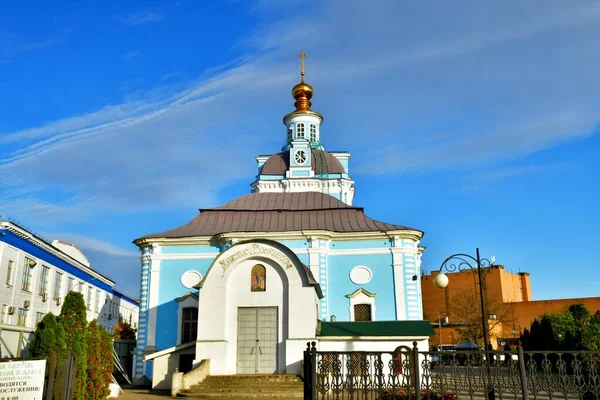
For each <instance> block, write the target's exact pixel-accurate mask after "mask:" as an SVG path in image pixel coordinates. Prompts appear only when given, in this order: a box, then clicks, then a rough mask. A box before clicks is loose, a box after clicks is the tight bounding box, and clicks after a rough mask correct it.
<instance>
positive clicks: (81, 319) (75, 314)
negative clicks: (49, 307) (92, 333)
mask: <svg viewBox="0 0 600 400" xmlns="http://www.w3.org/2000/svg"><path fill="white" fill-rule="evenodd" d="M59 322H60V324H61V325H62V326H63V327H64V330H65V341H66V347H67V351H70V352H71V353H72V354H73V355H74V356H75V360H76V366H77V375H76V377H75V382H74V385H75V387H74V390H73V398H74V399H75V400H84V399H85V392H86V388H87V385H86V379H87V331H86V327H87V318H86V307H85V302H84V300H83V295H82V294H81V293H77V292H69V293H68V294H67V295H66V296H65V301H64V303H63V306H62V308H61V310H60V316H59Z"/></svg>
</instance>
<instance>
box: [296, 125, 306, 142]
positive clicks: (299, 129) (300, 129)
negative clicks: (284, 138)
mask: <svg viewBox="0 0 600 400" xmlns="http://www.w3.org/2000/svg"><path fill="white" fill-rule="evenodd" d="M296 137H297V138H299V139H304V124H303V123H302V122H300V123H298V125H296Z"/></svg>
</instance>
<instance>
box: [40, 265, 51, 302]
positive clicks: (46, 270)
mask: <svg viewBox="0 0 600 400" xmlns="http://www.w3.org/2000/svg"><path fill="white" fill-rule="evenodd" d="M49 275H50V267H46V266H45V265H44V266H42V274H41V275H40V288H39V291H38V294H39V295H40V296H43V295H44V294H46V293H48V276H49Z"/></svg>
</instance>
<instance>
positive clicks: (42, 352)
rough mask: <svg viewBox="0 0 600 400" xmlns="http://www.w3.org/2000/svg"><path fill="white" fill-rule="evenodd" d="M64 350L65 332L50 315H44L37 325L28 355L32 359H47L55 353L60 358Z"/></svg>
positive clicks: (53, 316)
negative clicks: (29, 354)
mask: <svg viewBox="0 0 600 400" xmlns="http://www.w3.org/2000/svg"><path fill="white" fill-rule="evenodd" d="M65 350H66V342H65V330H64V328H63V326H62V325H61V324H59V323H58V322H57V320H56V316H55V315H54V314H52V313H48V314H46V315H44V318H42V320H41V321H40V322H39V323H38V326H37V327H36V329H35V332H34V334H33V340H32V341H31V347H30V353H31V355H32V356H33V357H47V356H49V355H50V354H52V352H56V353H57V355H58V356H59V357H60V356H62V355H64V353H65Z"/></svg>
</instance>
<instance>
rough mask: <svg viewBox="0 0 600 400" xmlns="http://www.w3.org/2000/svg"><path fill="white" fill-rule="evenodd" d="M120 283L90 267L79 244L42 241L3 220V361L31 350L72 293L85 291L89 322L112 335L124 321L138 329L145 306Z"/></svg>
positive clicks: (0, 279)
mask: <svg viewBox="0 0 600 400" xmlns="http://www.w3.org/2000/svg"><path fill="white" fill-rule="evenodd" d="M114 284H115V282H114V281H112V280H111V279H109V278H107V277H105V276H103V275H101V274H100V273H98V272H97V271H95V270H94V269H92V268H91V267H90V263H89V261H88V260H87V258H86V257H85V255H84V254H83V253H82V252H81V251H80V250H79V249H78V248H77V247H75V246H74V245H73V244H70V243H66V242H62V241H59V240H55V241H53V242H52V243H49V242H47V241H46V240H44V239H42V238H40V237H39V236H37V235H35V234H34V233H32V232H30V231H28V230H27V229H25V228H23V227H22V226H19V225H18V224H16V223H14V222H11V221H0V357H20V356H23V355H24V352H26V351H27V349H28V345H29V342H30V340H31V338H32V336H33V332H34V331H35V327H36V325H37V323H38V322H39V321H40V320H41V319H42V318H43V316H44V315H45V314H46V313H48V312H52V313H53V314H55V315H58V314H59V313H60V308H61V305H62V301H63V299H64V298H65V296H66V295H67V293H69V292H70V291H78V292H80V293H81V294H82V295H83V297H84V300H85V302H86V305H87V309H88V311H87V319H88V321H92V320H94V319H97V320H98V323H99V324H100V325H102V326H103V327H104V328H105V329H106V330H107V332H109V333H110V332H112V331H113V327H114V325H115V324H116V323H117V322H118V321H119V320H123V321H126V322H130V323H131V325H132V326H133V327H135V328H137V322H138V314H139V305H138V303H137V302H136V301H135V300H133V299H131V298H129V297H128V296H126V295H124V294H122V293H120V292H118V291H116V290H115V289H113V286H114Z"/></svg>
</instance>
